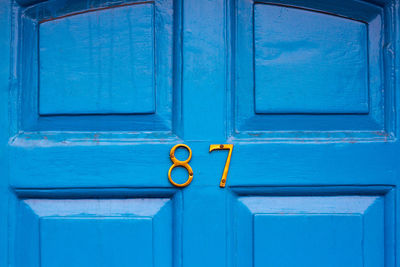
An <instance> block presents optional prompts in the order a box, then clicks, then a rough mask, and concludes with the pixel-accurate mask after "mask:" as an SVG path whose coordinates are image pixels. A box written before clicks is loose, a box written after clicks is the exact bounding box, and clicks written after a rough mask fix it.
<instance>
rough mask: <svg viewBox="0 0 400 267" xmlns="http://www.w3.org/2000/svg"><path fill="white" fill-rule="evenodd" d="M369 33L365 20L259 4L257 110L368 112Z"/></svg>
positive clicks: (256, 24) (256, 12)
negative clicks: (363, 21)
mask: <svg viewBox="0 0 400 267" xmlns="http://www.w3.org/2000/svg"><path fill="white" fill-rule="evenodd" d="M299 21H300V22H299ZM367 39H368V36H367V25H366V24H365V23H362V22H359V21H354V20H349V19H344V18H340V17H337V16H332V15H327V14H321V13H317V12H311V11H305V10H301V9H297V8H288V7H282V6H274V5H266V4H256V5H255V6H254V50H255V51H254V63H255V70H254V73H255V110H256V113H368V111H369V110H368V54H367V53H368V43H367Z"/></svg>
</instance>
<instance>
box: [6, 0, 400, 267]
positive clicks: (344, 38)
mask: <svg viewBox="0 0 400 267" xmlns="http://www.w3.org/2000/svg"><path fill="white" fill-rule="evenodd" d="M39 2H40V3H39ZM255 6H257V7H256V9H257V10H256V12H254V11H255V10H254V7H255ZM148 7H152V8H151V12H153V13H152V18H153V21H152V22H151V23H152V24H151V23H144V24H143V25H144V26H143V25H142V26H141V28H140V29H142V30H143V31H149V32H150V31H151V30H153V32H152V34H153V35H154V36H153V37H154V40H153V42H154V43H153V44H154V51H153V53H154V62H152V64H154V70H153V71H154V76H153V78H152V79H153V82H154V84H153V86H154V87H153V89H154V90H155V91H154V95H151V97H148V98H147V97H146V99H143V102H142V101H140V102H139V103H138V104H137V106H130V104H128V106H130V108H132V110H133V109H134V108H137V107H143V109H142V111H143V110H145V108H144V106H147V104H146V102H145V101H148V100H150V98H151V99H153V100H154V113H152V114H138V113H135V112H134V111H132V110H130V111H129V112H128V113H129V114H125V113H121V114H112V111H111V109H115V110H114V112H122V111H118V109H119V108H122V104H121V103H120V102H119V101H125V100H126V101H128V102H130V103H134V101H137V99H133V98H126V97H125V96H126V95H121V91H118V89H113V93H114V92H115V93H116V94H117V98H116V99H114V98H113V99H110V98H109V96H106V95H101V96H98V99H97V100H98V101H100V102H101V103H102V105H103V104H105V106H101V105H100V106H98V107H95V108H93V107H92V108H89V106H90V105H92V104H93V102H92V101H93V100H94V99H92V98H89V97H87V98H86V99H85V95H81V96H82V98H80V97H78V96H76V99H73V98H70V99H69V100H68V101H67V102H65V103H66V104H68V105H69V106H66V107H64V111H55V110H56V108H60V107H59V105H57V103H56V102H57V101H52V102H50V101H49V102H48V104H47V107H49V108H51V109H49V110H48V111H47V112H48V114H46V115H45V114H44V113H46V111H44V112H43V114H41V101H39V100H40V99H39V98H40V95H41V93H43V92H41V90H42V86H41V83H42V80H41V79H42V77H41V75H43V68H42V69H39V67H40V66H41V67H43V66H44V65H46V64H47V63H43V62H41V59H42V56H41V55H40V53H42V52H43V51H40V49H41V48H43V45H44V44H46V45H48V46H51V47H53V45H56V44H57V45H68V44H69V43H70V42H72V40H68V41H66V42H65V43H63V42H56V41H59V40H62V38H63V37H64V36H63V35H65V36H66V35H70V36H71V35H72V36H73V35H74V34H75V33H77V34H78V32H79V35H80V36H83V35H85V34H87V35H90V29H89V28H88V27H87V26H84V25H86V24H85V23H83V24H80V25H82V27H79V29H77V28H71V27H69V26H67V24H69V25H71V23H72V24H73V23H75V22H82V21H81V20H84V21H85V19H83V18H84V17H85V18H87V17H89V16H91V15H96V16H99V19H102V18H104V23H100V24H98V25H103V28H104V27H105V29H107V33H110V34H111V33H112V32H113V31H115V28H113V27H112V25H111V22H110V23H106V21H108V19H110V20H111V17H110V16H111V15H110V14H113V12H122V13H123V14H125V15H126V14H128V13H129V11H128V10H132V11H133V10H137V8H139V9H140V10H142V11H143V12H144V14H150V13H147V12H150V9H148ZM153 7H154V9H153ZM141 8H143V9H141ZM259 8H261V9H260V10H258V9H259ZM288 9H290V10H291V11H293V13H291V14H292V16H290V17H285V16H281V17H280V18H279V15H277V14H276V13H274V12H273V11H276V10H280V11H282V10H283V11H285V10H288ZM271 10H272V11H271ZM110 12H111V13H110ZM133 13H134V12H133ZM399 14H400V13H399V5H398V1H397V0H396V1H395V0H393V1H380V0H374V1H353V0H339V1H319V0H276V1H263V0H260V1H257V4H256V3H254V2H253V1H252V0H212V1H198V0H185V1H179V0H175V1H172V0H156V1H122V2H121V1H102V0H98V1H97V0H96V1H74V0H66V1H59V0H56V1H48V2H47V1H30V0H19V1H17V2H7V1H5V0H3V1H2V5H0V26H1V27H0V47H1V48H2V50H1V51H2V53H0V59H1V60H0V103H1V105H0V122H1V125H3V129H4V130H3V131H0V142H1V143H0V144H1V146H0V171H1V175H0V200H1V201H0V215H1V216H0V266H15V267H25V266H33V267H39V266H46V267H47V266H71V267H72V266H96V267H98V266H135V265H138V266H155V267H159V266H174V267H185V266H190V267H197V266H199V267H200V266H201V267H204V266H227V267H228V266H229V267H246V266H256V267H257V266H307V267H310V266H318V267H319V266H352V267H353V266H373V267H376V266H389V267H400V263H399V260H398V255H400V246H399V245H398V241H399V238H400V232H399V231H398V229H397V228H398V227H397V225H398V223H397V222H398V221H399V220H400V217H399V213H398V209H397V208H396V207H398V206H399V201H400V199H399V193H398V186H399V174H400V169H399V168H400V167H399V166H400V165H399V154H400V146H399V142H398V138H397V137H398V136H399V130H398V116H397V114H398V112H399V107H398V105H397V104H396V103H399V101H400V94H398V90H399V89H398V86H399V85H398V83H397V82H396V81H397V80H398V69H399V63H400V61H399V60H400V57H399V56H398V51H399V49H400V46H399V44H400V42H399V39H398V37H399V29H400V27H398V20H399ZM261 15H263V16H261ZM264 15H265V16H264ZM267 15H271V17H270V19H272V18H275V19H277V20H278V19H279V20H281V21H280V23H279V25H276V24H277V23H275V25H271V26H274V29H276V28H277V27H285V25H286V26H287V25H290V23H293V21H296V22H297V24H296V25H294V26H293V27H299V29H302V27H304V29H306V30H308V32H296V34H297V35H296V36H294V33H293V34H292V35H291V36H288V35H290V31H291V30H293V29H291V28H287V29H286V30H285V32H286V34H282V33H280V32H278V33H277V34H278V35H277V36H272V37H271V38H267V37H268V36H266V34H267V33H268V32H269V31H272V30H271V28H269V27H268V25H267V24H266V23H261V24H260V21H264V22H265V21H267V20H268V18H266V16H267ZM255 16H259V17H255ZM316 16H317V17H318V18H317V19H316ZM327 17H329V18H330V19H325V18H327ZM146 18H147V17H146V16H144V17H141V19H143V20H146V21H147V19H146ZM114 19H117V20H121V19H123V18H121V17H118V18H114ZM315 20H317V22H319V23H320V24H323V23H326V24H329V25H319V26H320V27H324V29H329V33H327V34H326V38H327V42H328V43H325V42H323V41H321V42H318V45H319V46H318V47H316V48H315V49H316V53H326V52H327V50H330V49H333V50H335V51H347V50H346V49H345V48H344V46H345V45H340V46H333V45H332V43H331V42H330V41H332V42H333V39H338V40H334V41H335V43H336V44H338V43H339V44H343V43H346V42H354V43H352V45H353V46H350V47H358V49H360V51H361V50H363V49H364V48H365V47H364V46H367V47H368V53H367V55H364V57H363V56H362V54H363V53H361V52H360V54H358V53H354V50H350V51H353V52H349V54H348V56H350V57H351V58H352V59H356V64H355V66H354V68H353V69H351V70H350V71H346V73H345V74H346V75H349V76H350V78H348V79H347V78H345V77H343V76H341V75H339V77H337V79H335V78H332V79H331V80H330V82H329V84H327V87H323V88H322V89H317V87H313V88H312V90H313V91H314V90H315V93H316V94H319V93H320V94H321V97H312V96H307V97H308V98H310V99H311V100H310V101H307V102H304V103H303V104H304V105H300V106H298V107H296V111H294V110H288V111H289V113H286V114H284V113H279V114H273V113H268V112H269V111H267V110H264V106H263V105H264V104H268V101H271V99H266V98H267V97H268V96H267V95H268V94H265V95H264V92H267V91H259V89H260V88H257V72H260V71H261V72H263V73H261V74H262V75H266V76H268V75H270V76H269V77H274V75H278V74H279V73H281V70H280V69H279V67H281V68H283V69H286V70H287V69H288V68H289V69H290V66H292V65H290V64H289V65H288V64H287V63H285V64H283V65H280V63H281V62H279V61H276V62H273V64H274V66H275V67H274V68H272V69H270V70H268V72H269V73H266V72H265V70H264V69H263V67H260V66H264V65H268V64H270V63H271V62H270V61H269V60H268V58H262V57H261V56H259V57H258V56H257V48H261V49H265V42H269V41H270V40H273V38H276V39H274V46H276V47H277V48H282V49H283V48H285V43H284V42H283V40H282V39H283V38H289V39H290V38H292V40H293V39H296V40H298V39H304V38H311V39H313V40H315V38H317V36H316V33H315V31H316V30H317V29H318V27H314V28H313V27H312V26H311V25H309V23H311V22H312V23H315ZM136 21H141V20H136V19H134V18H133V17H132V19H131V20H130V22H131V23H135V22H136ZM310 21H311V22H310ZM40 22H42V23H41V24H40ZM114 22H115V21H114ZM257 23H258V26H257ZM285 23H286V24H285ZM46 24H47V26H49V27H50V26H51V27H54V29H52V30H51V31H50V30H49V29H47V30H45V31H44V32H43V31H42V30H43V28H41V27H46V26H45V25H46ZM272 24H274V23H272ZM145 25H152V26H151V27H153V28H152V29H145ZM349 25H352V26H349ZM362 25H365V26H362ZM135 26H136V25H135ZM62 27H66V29H65V30H63V29H62ZM118 27H121V28H120V30H121V31H122V32H124V31H125V30H126V28H125V27H123V24H120V25H118ZM149 27H150V26H149ZM103 28H102V29H103ZM364 28H368V31H367V32H363V31H365V29H364ZM284 29H285V28H284ZM48 30H49V31H48ZM348 30H354V31H355V32H356V33H358V34H363V35H364V36H365V39H364V40H363V41H361V39H357V37H356V36H352V37H354V38H355V39H351V38H350V37H349V36H348V35H349V32H348ZM298 31H300V30H298ZM332 31H334V32H332ZM64 33H65V34H64ZM255 33H258V35H256V36H255V35H254V34H255ZM40 34H42V35H43V34H44V35H45V43H44V44H43V40H42V39H43V38H40V37H41V36H40ZM114 34H115V35H114V37H115V38H117V40H120V41H121V42H122V43H121V46H124V44H125V43H128V41H126V39H119V38H120V37H123V35H122V36H118V35H117V34H116V33H115V32H114ZM279 34H281V35H279ZM302 34H304V36H305V37H303V36H302ZM269 35H271V33H270V34H269ZM107 36H108V37H109V38H111V35H107ZM257 36H258V37H257ZM260 36H263V38H261V39H260ZM279 37H281V38H279ZM334 37H335V38H334ZM96 38H97V37H96ZM98 38H100V37H98ZM109 38H107V40H106V41H105V42H104V44H105V45H106V48H105V49H110V46H111V41H112V40H110V39H109ZM142 38H144V37H143V36H142ZM318 38H320V36H318ZM350 39H351V40H350ZM53 40H54V42H53ZM258 41H262V43H263V44H261V43H259V44H256V43H255V42H258ZM282 42H283V43H282ZM300 43H301V42H300ZM74 45H75V44H74ZM68 46H69V45H68ZM69 47H71V46H69ZM78 47H79V46H78ZM53 48H54V47H53ZM53 48H51V49H50V50H51V54H53V53H55V50H52V49H53ZM75 48H76V46H75ZM294 48H298V49H300V48H301V47H300V46H297V47H294ZM92 49H94V51H99V50H98V48H92V47H91V48H88V50H87V51H92ZM121 49H127V50H129V48H127V47H123V48H121ZM79 51H80V52H79V53H82V54H85V53H86V52H85V51H86V50H85V49H83V50H79ZM119 52H121V51H118V53H119ZM264 52H265V51H264ZM284 52H287V51H286V50H285V51H284ZM46 53H47V52H46ZM70 53H72V52H70ZM115 53H117V52H115ZM295 54H296V53H295ZM49 55H50V54H49ZM54 56H59V57H62V56H65V57H66V58H65V61H63V62H56V63H55V64H56V65H57V66H58V67H55V68H54V69H52V68H50V65H47V66H46V68H47V71H51V72H54V73H55V74H54V76H55V77H57V81H51V80H49V81H50V82H56V83H57V84H58V85H57V84H56V83H55V85H54V87H53V86H51V87H48V88H47V89H46V90H47V91H48V93H50V95H51V96H53V100H56V96H57V95H58V94H61V95H62V94H64V93H65V92H63V90H64V89H65V88H68V90H69V88H70V87H68V84H69V82H68V77H67V76H66V70H65V69H64V70H62V68H61V67H65V68H70V67H72V65H73V64H72V59H73V57H74V56H76V55H75V54H74V55H71V56H67V54H65V55H60V54H56V55H54ZM85 56H88V55H82V58H84V57H85ZM140 56H142V54H141V55H140ZM297 56H299V55H298V54H297ZM149 57H150V56H149ZM103 58H104V59H105V60H109V59H110V58H109V56H107V55H106V54H102V57H100V56H99V57H98V58H97V59H103ZM294 59H298V57H296V58H294ZM48 60H50V59H48ZM118 60H121V61H123V58H118ZM337 60H338V62H337V65H335V64H330V65H329V67H330V68H333V69H336V70H338V71H339V70H340V69H339V66H340V64H345V65H346V66H347V65H348V64H349V62H347V61H346V60H347V58H346V57H344V60H343V58H342V60H340V57H339V58H338V59H337ZM360 62H364V63H360ZM365 62H367V63H365ZM149 63H150V62H147V61H146V62H144V61H143V60H139V61H137V62H136V63H135V65H134V67H135V68H136V67H137V68H139V69H140V68H141V67H143V68H144V69H147V68H148V67H149V66H150V65H149ZM293 63H295V62H293ZM43 64H44V65H43ZM71 64H72V65H71ZM81 64H82V66H83V65H84V64H83V63H82V62H81V63H79V64H78V65H81ZM137 64H139V65H137ZM140 64H141V65H140ZM365 64H367V67H365ZM110 66H112V65H109V67H110ZM257 66H258V67H259V69H258V70H257V69H256V68H257ZM102 67H103V65H102ZM127 68H128V67H127ZM127 68H126V69H125V68H122V69H121V71H120V73H118V75H121V76H124V77H125V78H126V75H125V71H128V70H127ZM300 68H301V67H300V66H297V67H293V71H290V70H287V72H290V73H288V75H290V77H292V78H293V80H294V81H295V80H296V79H298V78H299V77H297V75H298V74H297V73H302V72H304V71H305V70H304V69H300ZM363 68H366V69H363ZM84 69H85V71H88V68H84ZM89 69H90V68H89ZM361 69H363V70H362V72H365V71H366V72H367V74H368V81H367V85H365V82H366V81H365V77H364V75H358V74H357V73H358V72H359V71H361ZM47 71H46V72H47ZM110 71H111V72H107V74H109V73H113V74H115V75H117V70H116V69H112V70H110ZM340 71H342V70H340ZM352 71H354V72H353V73H352ZM264 72H265V73H264ZM324 72H326V73H327V75H332V73H331V72H330V70H329V69H320V68H319V69H317V70H316V71H315V75H316V77H315V78H314V77H313V76H312V73H307V75H306V76H304V77H305V78H307V79H308V81H309V82H308V83H310V84H312V83H317V84H319V83H323V82H326V81H325V80H322V79H321V77H320V76H318V75H317V74H318V73H324ZM96 73H97V74H96V75H98V74H99V73H98V72H96ZM339 73H342V74H343V72H339ZM44 75H48V73H46V74H44ZM343 75H344V74H343ZM278 76H279V75H278ZM73 77H75V78H78V77H79V76H75V75H73ZM96 77H99V78H101V79H104V81H107V82H109V83H110V84H111V80H110V79H109V78H110V76H107V75H105V76H104V77H103V76H102V75H100V76H96ZM143 78H149V77H148V76H146V75H144V76H143ZM81 79H82V80H81V82H82V83H79V82H77V84H79V86H80V85H84V86H83V87H80V88H86V90H87V91H84V93H85V94H86V93H88V94H87V96H89V95H90V90H97V89H98V88H93V87H91V86H89V85H88V84H87V82H88V80H85V79H86V77H85V78H81ZM96 79H97V78H96ZM351 79H352V81H353V82H352V84H346V86H347V87H345V88H342V87H341V89H340V90H345V92H346V94H343V95H340V97H342V98H343V100H339V99H340V98H337V97H335V96H334V95H330V94H331V93H332V91H331V90H329V91H327V90H328V88H330V87H329V86H332V88H334V89H332V90H334V91H335V90H336V88H339V87H337V86H338V84H340V83H342V82H344V81H346V80H351ZM293 80H292V81H293ZM96 82H99V81H98V80H97V81H96ZM118 82H120V83H121V86H124V85H126V84H125V83H124V82H123V81H122V80H121V81H118ZM273 82H274V83H275V84H276V85H277V86H279V85H281V84H284V82H290V80H285V81H282V80H276V81H275V80H274V81H273ZM99 83H100V82H99ZM113 83H114V79H113ZM291 83H293V82H291ZM113 85H114V84H113ZM265 86H266V87H262V88H261V89H262V90H264V89H265V88H268V87H267V86H268V84H266V85H265ZM294 86H298V87H297V88H298V89H299V90H294V91H291V92H292V93H293V94H294V96H293V98H292V99H294V100H296V101H297V100H299V99H300V98H301V97H305V95H304V90H306V89H307V87H306V86H305V85H304V86H303V85H302V84H298V83H295V85H294ZM365 87H368V88H367V90H368V94H367V95H364V96H361V95H362V94H363V93H365V90H366V89H365ZM60 88H61V89H60ZM63 88H64V89H63ZM104 88H106V87H103V89H104ZM118 88H119V89H121V88H122V87H120V86H119V87H118ZM123 88H124V89H121V90H128V89H127V88H128V87H126V88H125V87H123ZM107 90H108V89H107ZM115 90H117V91H115ZM310 90H311V89H310ZM337 90H339V89H337ZM302 91H303V93H302ZM146 92H147V91H146ZM146 92H144V91H143V92H142V91H141V92H140V93H143V94H146ZM276 92H277V93H278V91H276ZM307 92H310V91H307ZM131 93H133V92H131ZM147 93H148V92H147ZM287 93H288V91H286V92H285V91H281V92H280V94H281V95H276V96H275V97H276V98H278V100H277V101H276V102H272V104H276V105H277V106H276V107H279V108H280V107H285V105H287V106H286V107H285V108H286V109H287V108H288V109H291V108H294V104H293V103H292V104H288V102H286V101H283V100H282V99H281V98H280V97H281V96H282V94H287ZM358 94H360V95H358ZM257 95H258V97H259V98H258V99H257ZM322 96H324V97H322ZM326 96H329V97H328V98H326ZM143 97H144V96H143ZM365 97H367V99H364V98H365ZM118 99H120V100H118ZM121 99H122V100H121ZM329 99H330V100H329ZM356 99H357V100H360V103H358V102H357V101H356ZM97 100H96V101H97ZM114 101H115V102H114ZM324 101H325V102H324ZM366 103H368V110H366V109H365V104H366ZM42 104H43V103H42ZM86 104H87V105H86ZM120 104H121V105H120ZM270 104H271V103H269V104H268V105H266V106H265V107H267V108H268V107H269V106H270ZM359 104H360V105H359ZM142 105H143V106H142ZM330 105H331V106H330ZM257 106H259V107H260V110H259V111H257ZM307 108H310V109H309V110H308V112H305V111H304V110H307ZM336 108H338V109H336ZM146 109H147V108H146ZM74 110H75V111H74ZM148 110H149V109H147V111H146V112H149V111H148ZM340 110H342V111H343V112H340ZM57 112H59V113H58V114H56V113H57ZM85 112H86V114H80V113H85ZM102 112H103V113H102ZM293 112H301V114H293ZM332 112H333V113H332ZM351 113H353V114H351ZM177 143H185V144H187V145H189V146H190V147H191V149H192V151H193V157H192V160H191V161H190V165H191V167H192V169H193V171H194V179H193V182H192V183H191V184H190V185H189V186H188V187H186V188H183V189H179V188H174V187H173V186H172V185H171V184H170V183H169V182H168V178H167V172H168V169H169V167H170V166H171V161H170V158H169V151H170V149H171V148H172V146H173V145H175V144H177ZM215 143H217V144H218V143H232V144H234V150H233V154H232V159H231V164H230V169H229V174H228V179H227V186H226V188H223V189H222V188H220V187H219V182H220V179H221V174H222V170H223V167H224V164H225V160H226V156H227V151H221V153H211V154H209V153H208V150H209V145H210V144H215ZM181 152H182V151H177V157H178V158H181V157H182V158H183V157H184V155H183V154H184V153H181ZM176 169H177V170H176V171H175V172H174V177H176V180H179V181H180V180H183V179H185V178H186V175H187V173H186V172H185V171H184V170H181V169H178V168H176Z"/></svg>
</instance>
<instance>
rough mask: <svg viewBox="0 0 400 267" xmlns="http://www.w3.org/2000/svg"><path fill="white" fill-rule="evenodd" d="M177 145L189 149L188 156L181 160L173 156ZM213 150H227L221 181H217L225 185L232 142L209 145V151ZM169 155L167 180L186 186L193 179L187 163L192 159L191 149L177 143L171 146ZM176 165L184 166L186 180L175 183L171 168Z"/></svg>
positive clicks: (220, 184)
mask: <svg viewBox="0 0 400 267" xmlns="http://www.w3.org/2000/svg"><path fill="white" fill-rule="evenodd" d="M179 147H184V148H186V149H187V150H188V151H189V156H188V157H187V159H186V160H183V161H181V160H178V159H177V158H176V157H175V150H176V149H177V148H179ZM214 150H229V153H228V157H227V158H226V162H225V168H224V172H223V173H222V178H221V182H220V183H219V186H220V187H225V184H226V178H227V177H228V171H229V165H230V163H231V157H232V150H233V145H232V144H225V145H224V144H220V145H210V152H212V151H214ZM169 157H170V158H171V161H172V163H173V164H172V166H171V167H170V168H169V171H168V180H169V181H170V183H171V184H173V185H174V186H177V187H185V186H188V185H189V184H190V183H191V182H192V180H193V170H192V167H190V165H189V161H190V160H191V159H192V150H191V149H190V147H189V146H187V145H185V144H177V145H175V146H174V147H173V148H171V151H170V152H169ZM178 166H180V167H184V168H185V169H186V170H187V171H188V174H189V178H188V179H187V180H186V182H184V183H182V184H178V183H176V182H175V181H174V180H173V179H172V177H171V172H172V170H173V169H174V168H175V167H178Z"/></svg>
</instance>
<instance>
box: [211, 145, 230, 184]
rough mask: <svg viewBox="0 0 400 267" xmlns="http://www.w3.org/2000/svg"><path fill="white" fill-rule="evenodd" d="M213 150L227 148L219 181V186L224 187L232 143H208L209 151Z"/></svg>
mask: <svg viewBox="0 0 400 267" xmlns="http://www.w3.org/2000/svg"><path fill="white" fill-rule="evenodd" d="M214 150H229V153H228V157H227V158H226V162H225V168H224V172H223V173H222V178H221V182H220V183H219V187H225V184H226V177H227V176H228V171H229V164H230V163H231V157H232V150H233V145H232V144H227V145H210V152H211V151H214Z"/></svg>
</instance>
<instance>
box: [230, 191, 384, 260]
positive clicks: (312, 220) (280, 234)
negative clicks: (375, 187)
mask: <svg viewBox="0 0 400 267" xmlns="http://www.w3.org/2000/svg"><path fill="white" fill-rule="evenodd" d="M250 190H251V189H250ZM278 190H280V189H278ZM254 192H255V191H254ZM291 192H292V193H293V194H296V195H292V196H276V195H275V196H274V195H268V196H260V195H259V193H255V195H254V196H243V197H239V198H237V199H236V203H235V204H234V205H235V208H234V212H233V214H232V216H233V222H234V225H233V227H234V229H237V230H236V233H234V240H237V243H234V249H235V255H237V256H236V257H234V258H235V259H234V261H235V264H236V266H295V265H296V266H385V232H386V231H387V230H388V229H389V228H387V227H388V225H387V224H386V228H385V218H389V217H390V216H388V214H385V196H362V195H345V196H343V195H342V196H341V195H340V193H337V195H336V194H335V196H329V195H325V196H307V195H305V196H301V195H300V194H301V193H300V192H301V189H300V188H297V189H296V188H292V191H291ZM296 192H297V193H296ZM248 193H249V191H247V193H246V194H248ZM297 194H298V195H297ZM389 203H390V202H389ZM389 203H387V204H386V205H390V204H389ZM386 207H388V206H386ZM386 223H387V222H386ZM385 229H386V230H385ZM248 236H251V237H252V238H249V237H248ZM252 240H253V241H252ZM386 253H387V252H386Z"/></svg>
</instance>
